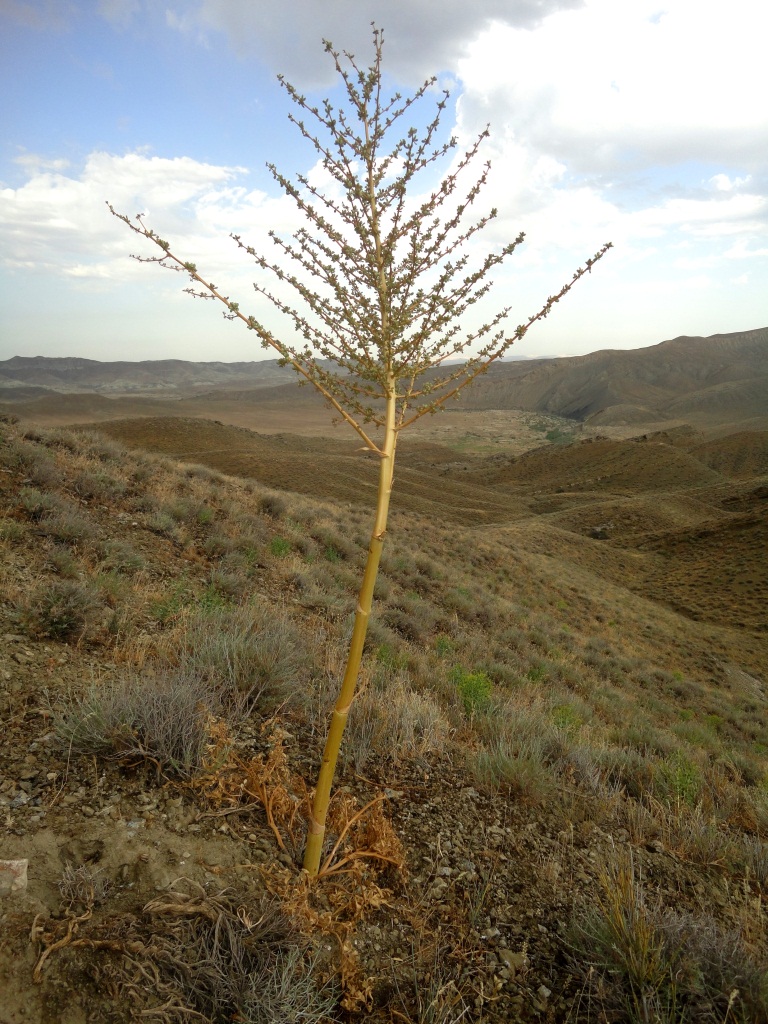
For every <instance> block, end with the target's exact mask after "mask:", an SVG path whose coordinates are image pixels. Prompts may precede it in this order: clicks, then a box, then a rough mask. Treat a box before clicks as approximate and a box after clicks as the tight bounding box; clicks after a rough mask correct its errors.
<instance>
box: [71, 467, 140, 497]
mask: <svg viewBox="0 0 768 1024" xmlns="http://www.w3.org/2000/svg"><path fill="white" fill-rule="evenodd" d="M72 489H73V490H74V491H75V493H76V494H78V495H80V497H81V498H85V499H86V500H88V501H91V500H93V499H96V500H97V501H114V500H115V499H116V498H122V497H123V495H124V494H125V492H126V491H127V490H128V488H127V486H126V484H124V483H123V481H122V480H118V479H116V478H115V477H113V476H110V475H109V474H108V473H104V472H97V473H93V472H90V471H87V470H86V471H84V472H82V473H78V474H77V476H76V477H75V478H74V480H73V481H72Z"/></svg>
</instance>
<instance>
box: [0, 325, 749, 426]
mask: <svg viewBox="0 0 768 1024" xmlns="http://www.w3.org/2000/svg"><path fill="white" fill-rule="evenodd" d="M295 385H296V377H295V374H294V373H293V371H292V370H291V369H290V368H288V367H281V366H279V365H278V363H277V361H276V360H263V361H260V362H248V363H242V362H241V363H222V362H212V363H195V362H186V361H184V360H182V359H164V360H157V361H144V362H135V363H131V362H110V363H107V362H104V363H102V362H98V361H96V360H93V359H78V358H66V359H48V358H46V357H44V356H36V357H34V358H28V357H23V356H15V357H14V358H13V359H7V360H5V361H4V362H0V402H2V403H7V404H8V405H11V404H12V403H19V404H21V403H22V402H25V403H26V404H25V408H24V414H25V415H29V416H34V414H35V410H36V407H38V406H39V409H40V411H41V412H42V411H43V408H45V410H46V411H48V412H52V411H53V408H54V407H55V405H56V403H57V402H58V401H60V400H61V399H60V398H59V396H60V395H62V394H64V395H69V396H73V395H74V394H80V395H83V394H86V395H88V394H89V395H91V396H92V397H93V398H94V399H95V398H96V396H102V403H101V405H100V406H99V410H98V414H97V413H96V411H95V410H94V415H96V418H98V419H107V418H113V417H114V416H120V415H136V414H141V415H167V414H168V412H167V411H166V410H165V409H164V408H163V409H160V408H159V407H158V408H155V409H152V408H150V407H149V406H148V407H147V408H146V409H144V408H142V411H141V413H138V411H132V412H129V410H128V409H127V408H126V409H120V410H119V411H118V409H117V408H115V409H114V411H112V412H110V405H111V402H113V401H118V396H120V399H119V401H124V400H126V399H128V398H131V399H134V400H135V399H138V398H141V400H142V401H148V402H149V401H150V399H152V400H160V401H163V402H166V403H167V401H168V400H169V399H170V400H172V401H173V402H174V403H175V402H177V401H178V400H180V399H181V400H188V401H189V400H191V401H192V402H194V403H196V404H197V405H199V406H200V408H201V409H202V408H203V407H207V405H208V404H212V407H213V406H216V407H220V406H221V405H222V403H224V404H233V403H234V404H240V403H245V404H253V405H259V406H260V407H264V408H266V407H267V406H273V407H276V408H277V407H279V408H281V409H283V408H285V407H286V406H287V405H289V406H291V407H295V408H296V411H297V412H299V411H300V409H303V408H304V409H309V408H311V407H312V406H313V405H315V404H321V402H320V399H319V398H318V397H317V396H316V395H314V393H313V392H312V391H311V389H305V390H303V391H300V390H299V389H297V388H296V386H295ZM43 396H47V397H43ZM104 403H106V404H104ZM102 406H103V408H102ZM452 408H458V409H468V410H486V409H524V410H530V411H532V412H540V413H551V414H553V415H557V416H565V417H568V418H571V419H576V420H580V421H582V422H588V423H590V424H591V425H593V426H610V425H623V424H636V423H637V424H639V423H654V422H661V421H669V420H678V421H690V422H692V423H694V424H703V423H705V422H706V423H713V424H716V423H723V424H725V423H728V424H739V423H746V422H747V421H756V420H764V419H767V418H768V328H762V329H760V330H754V331H741V332H739V333H736V334H715V335H712V336H711V337H709V338H689V337H680V338H674V339H673V340H671V341H664V342H662V343H661V344H660V345H653V346H651V347H650V348H643V349H633V350H622V349H609V350H604V351H599V352H592V353H591V354H590V355H586V356H572V357H568V358H561V359H534V360H525V361H518V360H514V361H508V362H502V363H495V364H493V366H491V367H490V369H489V371H488V373H487V374H485V375H484V376H483V377H481V378H479V379H478V380H477V382H476V383H475V384H474V385H473V386H472V387H471V388H468V389H467V390H466V391H465V392H463V393H462V396H461V401H460V403H459V405H458V406H452ZM73 411H74V410H73ZM190 411H191V410H190ZM174 414H178V413H174ZM752 425H753V426H754V425H757V424H754V423H753V424H752Z"/></svg>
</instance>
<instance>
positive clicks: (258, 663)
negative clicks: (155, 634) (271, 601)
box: [166, 605, 309, 713]
mask: <svg viewBox="0 0 768 1024" xmlns="http://www.w3.org/2000/svg"><path fill="white" fill-rule="evenodd" d="M174 647H175V649H174V650H173V651H171V650H169V651H168V652H167V653H166V659H168V660H170V659H175V660H176V662H177V664H178V666H179V669H180V670H182V671H183V672H184V674H185V675H186V676H189V677H192V678H196V679H199V680H201V681H203V682H204V683H205V685H206V686H207V687H209V688H210V689H211V690H213V691H215V692H216V693H218V694H219V698H220V699H221V700H222V701H223V702H224V703H225V704H226V703H230V702H233V703H234V704H235V705H238V704H239V705H242V704H247V705H248V706H250V707H254V706H255V707H256V708H258V709H259V710H261V711H263V712H265V713H271V712H273V711H274V710H275V709H276V708H277V707H278V706H279V705H280V704H281V703H283V702H284V701H286V700H289V699H291V698H293V697H295V696H297V694H298V692H299V691H300V689H301V683H302V682H303V680H304V679H305V678H306V675H307V670H308V668H309V658H308V656H307V654H306V653H305V645H304V643H303V641H302V638H301V637H300V636H299V635H298V633H297V631H296V629H295V628H294V626H293V624H292V622H291V621H290V619H288V617H287V616H285V615H284V614H281V613H280V612H279V611H276V610H275V609H274V608H271V607H270V608H268V607H266V606H262V605H240V606H237V607H234V608H232V607H223V608H222V607H218V608H216V607H213V608H209V609H201V610H199V611H197V612H194V613H192V615H191V616H190V618H189V619H188V621H187V623H186V630H185V633H184V636H183V639H182V641H181V644H180V645H178V644H177V643H175V645H174Z"/></svg>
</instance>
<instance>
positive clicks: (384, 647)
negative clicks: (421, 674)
mask: <svg viewBox="0 0 768 1024" xmlns="http://www.w3.org/2000/svg"><path fill="white" fill-rule="evenodd" d="M375 657H376V661H378V663H379V664H380V665H383V666H384V668H388V669H392V670H393V671H396V670H397V669H403V668H407V667H408V658H407V656H406V655H405V654H404V653H403V652H402V651H398V650H397V648H396V647H395V646H394V645H393V644H390V643H388V642H386V641H385V642H384V643H383V644H379V646H378V647H377V648H376V655H375Z"/></svg>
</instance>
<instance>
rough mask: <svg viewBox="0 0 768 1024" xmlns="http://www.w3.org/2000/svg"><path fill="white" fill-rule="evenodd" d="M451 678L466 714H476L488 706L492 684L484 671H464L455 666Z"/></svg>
mask: <svg viewBox="0 0 768 1024" xmlns="http://www.w3.org/2000/svg"><path fill="white" fill-rule="evenodd" d="M451 678H452V679H453V682H454V683H455V684H456V689H457V690H458V691H459V696H460V697H461V703H462V704H463V706H464V711H465V712H466V714H467V715H469V716H472V715H476V714H477V713H478V712H480V711H486V710H487V709H488V708H489V707H490V704H491V693H492V692H493V684H492V683H491V680H490V679H489V678H488V676H487V675H486V674H485V672H465V671H464V669H462V668H458V667H457V668H455V669H454V670H453V672H452V673H451Z"/></svg>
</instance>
